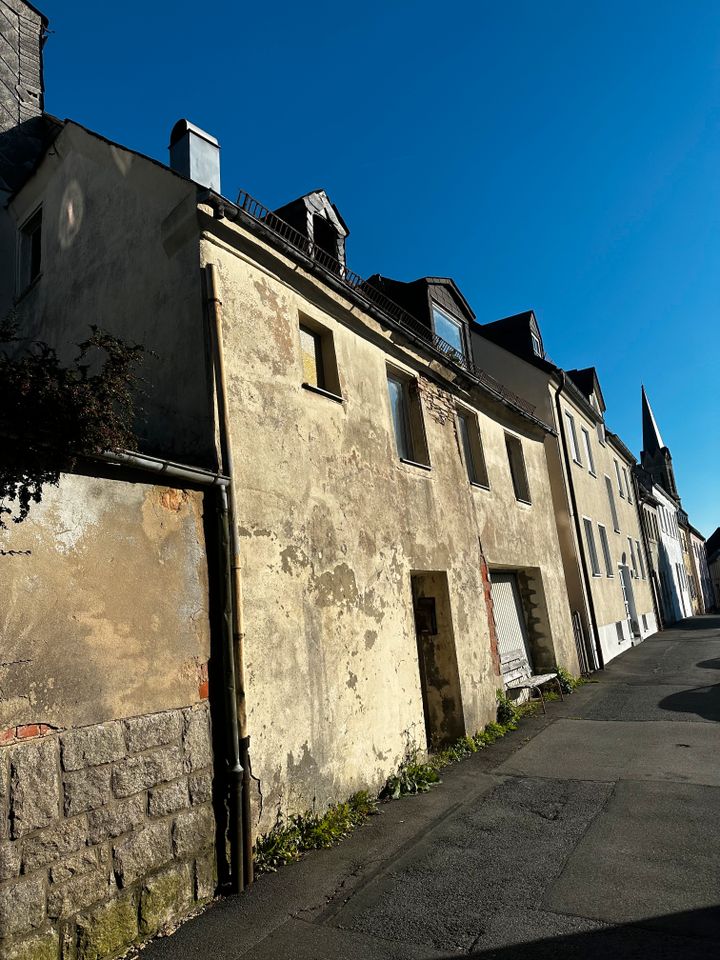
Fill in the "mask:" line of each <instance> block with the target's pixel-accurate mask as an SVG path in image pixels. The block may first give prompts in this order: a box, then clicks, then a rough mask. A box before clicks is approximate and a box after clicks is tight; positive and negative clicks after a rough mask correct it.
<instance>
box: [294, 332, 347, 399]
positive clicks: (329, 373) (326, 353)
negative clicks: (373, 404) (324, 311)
mask: <svg viewBox="0 0 720 960" xmlns="http://www.w3.org/2000/svg"><path fill="white" fill-rule="evenodd" d="M298 329H299V334H300V357H301V361H302V386H303V387H305V388H306V389H308V390H312V391H314V392H316V393H322V394H323V395H325V396H327V397H329V398H330V399H331V400H337V401H342V393H341V389H340V377H339V374H338V367H337V360H336V357H335V346H334V343H333V336H332V333H331V332H330V331H329V330H328V329H326V328H325V327H321V326H320V325H319V324H317V323H316V322H315V321H314V320H311V319H310V318H309V317H305V316H303V315H301V316H300V323H299V327H298Z"/></svg>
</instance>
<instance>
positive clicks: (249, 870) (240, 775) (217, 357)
mask: <svg viewBox="0 0 720 960" xmlns="http://www.w3.org/2000/svg"><path fill="white" fill-rule="evenodd" d="M205 292H206V299H207V308H208V315H209V318H210V321H211V324H210V326H211V334H212V338H213V352H214V363H213V366H214V373H215V390H216V395H217V407H218V420H219V423H218V426H219V433H220V454H221V458H222V466H223V468H224V471H225V474H226V476H227V477H228V479H229V484H228V486H227V508H228V509H227V520H228V527H229V549H230V570H229V576H230V577H231V578H232V582H231V584H230V590H231V596H232V649H231V651H230V652H231V655H232V663H233V665H234V673H235V681H236V717H237V726H236V729H237V736H238V751H239V753H238V757H237V766H236V767H235V768H234V770H233V772H232V777H233V781H232V782H233V789H234V790H236V791H237V792H238V794H239V796H238V797H237V799H238V801H239V805H240V811H238V812H240V813H241V816H240V817H239V818H238V819H239V821H240V823H241V830H242V858H241V860H242V871H241V873H242V879H240V876H239V874H240V871H239V862H238V872H237V873H236V877H237V879H240V887H242V886H245V887H247V886H249V885H250V884H251V883H252V882H253V879H254V876H253V875H254V869H253V848H252V809H251V805H250V737H249V735H248V723H247V702H246V696H245V650H244V625H243V603H242V574H241V568H240V536H239V533H238V524H237V516H238V511H237V496H236V489H235V483H234V460H233V450H232V437H231V433H230V414H229V408H228V398H227V380H226V375H225V351H224V346H223V335H222V300H221V299H220V295H219V292H218V284H217V272H216V269H215V264H213V263H208V264H207V265H206V267H205ZM233 759H234V760H235V758H233ZM233 887H234V888H237V887H238V884H237V882H236V880H234V881H233Z"/></svg>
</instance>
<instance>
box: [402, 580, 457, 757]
mask: <svg viewBox="0 0 720 960" xmlns="http://www.w3.org/2000/svg"><path fill="white" fill-rule="evenodd" d="M411 583H412V599H413V613H414V617H415V635H416V637H417V650H418V667H419V671H420V689H421V691H422V702H423V714H424V717H425V735H426V738H427V748H428V750H434V749H436V748H438V747H444V746H447V745H448V744H450V743H453V742H454V741H455V740H457V739H459V738H460V737H462V736H463V734H464V733H465V722H464V719H463V709H462V698H461V694H460V675H459V672H458V664H457V654H456V652H455V633H454V631H453V624H452V615H451V610H450V592H449V590H448V582H447V574H446V573H444V572H436V571H426V572H423V573H413V574H412V575H411Z"/></svg>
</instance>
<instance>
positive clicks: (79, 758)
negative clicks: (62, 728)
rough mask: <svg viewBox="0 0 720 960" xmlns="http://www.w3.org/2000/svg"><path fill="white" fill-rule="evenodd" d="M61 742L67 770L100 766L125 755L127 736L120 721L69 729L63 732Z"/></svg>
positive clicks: (64, 766) (64, 765)
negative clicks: (124, 735) (124, 734)
mask: <svg viewBox="0 0 720 960" xmlns="http://www.w3.org/2000/svg"><path fill="white" fill-rule="evenodd" d="M61 743H62V762H63V768H64V769H65V770H79V769H80V768H81V767H94V766H100V765H101V764H103V763H111V762H112V761H113V760H120V759H121V758H122V757H124V756H125V738H124V737H123V728H122V725H121V723H120V721H113V722H112V723H101V724H98V725H96V726H94V727H82V728H81V729H80V730H69V731H68V732H67V733H65V734H63V736H62V738H61Z"/></svg>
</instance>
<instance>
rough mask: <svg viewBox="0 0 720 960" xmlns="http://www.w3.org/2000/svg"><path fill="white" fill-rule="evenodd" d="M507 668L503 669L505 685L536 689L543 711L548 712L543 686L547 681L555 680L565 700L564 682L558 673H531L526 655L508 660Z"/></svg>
mask: <svg viewBox="0 0 720 960" xmlns="http://www.w3.org/2000/svg"><path fill="white" fill-rule="evenodd" d="M503 666H504V667H505V669H504V670H503V679H504V680H505V686H506V687H507V689H508V690H535V691H536V692H537V693H538V695H539V697H540V702H541V703H542V708H543V713H545V714H546V713H547V710H546V709H545V697H544V696H543V691H542V688H543V686H544V685H545V684H546V683H550V682H551V681H552V680H554V681H555V683H556V684H557V688H558V693H559V694H560V699H561V700H564V699H565V697H563V692H562V684H561V683H560V677H559V676H558V675H557V673H538V674H534V675H533V674H532V673H530V664H529V663H528V662H527V660H525V658H524V657H517V658H516V659H515V660H508V661H507V663H506V664H503Z"/></svg>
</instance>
